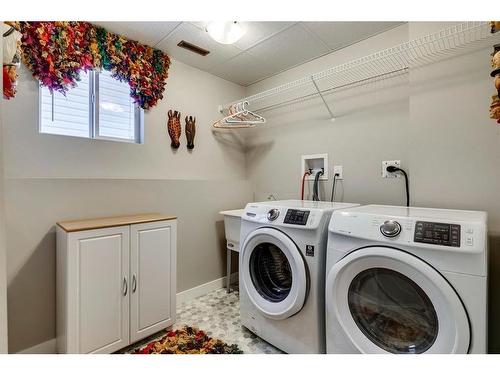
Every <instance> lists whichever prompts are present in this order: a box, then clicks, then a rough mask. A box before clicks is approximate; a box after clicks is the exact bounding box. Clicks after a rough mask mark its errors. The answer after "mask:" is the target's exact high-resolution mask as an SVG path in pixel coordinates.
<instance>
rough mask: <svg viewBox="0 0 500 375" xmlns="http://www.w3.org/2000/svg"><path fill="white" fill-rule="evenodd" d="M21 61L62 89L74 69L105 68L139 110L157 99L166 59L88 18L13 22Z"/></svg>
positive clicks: (74, 76)
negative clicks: (17, 28) (16, 25)
mask: <svg viewBox="0 0 500 375" xmlns="http://www.w3.org/2000/svg"><path fill="white" fill-rule="evenodd" d="M19 25H20V31H21V34H22V39H21V51H22V59H23V62H24V63H25V64H26V66H27V67H28V68H29V69H30V70H31V72H32V74H33V76H34V77H35V78H36V79H38V80H39V81H40V84H41V85H43V86H46V87H48V88H49V89H50V90H51V91H58V92H61V93H63V94H64V93H66V92H67V91H68V90H69V89H70V88H72V87H74V86H75V85H76V84H77V82H78V81H79V80H80V72H81V71H82V70H83V71H87V70H89V69H96V70H101V69H106V70H109V71H110V72H112V75H113V77H115V78H117V79H119V80H120V81H126V82H128V84H129V85H130V96H131V97H132V98H133V99H134V101H135V102H136V103H138V105H139V106H140V107H141V108H143V109H149V108H151V107H154V106H155V105H156V104H157V102H158V100H160V99H162V98H163V91H164V89H165V84H166V80H167V78H168V69H169V67H170V58H169V57H168V56H167V55H166V54H164V53H163V52H162V51H160V50H158V49H155V48H152V47H149V46H147V45H144V44H141V43H139V42H136V41H133V40H129V39H126V38H124V37H122V36H120V35H117V34H113V33H110V32H108V31H106V30H105V29H104V28H102V27H98V26H95V25H93V24H91V23H89V22H76V21H75V22H73V21H68V22H66V21H65V22H58V21H57V22H53V21H50V22H19Z"/></svg>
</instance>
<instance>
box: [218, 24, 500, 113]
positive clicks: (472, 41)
mask: <svg viewBox="0 0 500 375" xmlns="http://www.w3.org/2000/svg"><path fill="white" fill-rule="evenodd" d="M496 43H500V33H497V34H492V33H491V31H490V24H489V22H486V21H471V22H464V23H461V24H458V25H456V26H453V27H450V28H447V29H444V30H441V31H439V32H436V33H434V34H430V35H427V36H423V37H420V38H417V39H414V40H411V41H409V42H405V43H402V44H399V45H397V46H394V47H391V48H388V49H385V50H382V51H379V52H376V53H373V54H371V55H368V56H364V57H361V58H358V59H355V60H352V61H350V62H347V63H344V64H341V65H337V66H334V67H331V68H329V69H326V70H323V71H321V72H318V73H315V74H312V75H310V76H307V77H303V78H300V79H298V80H295V81H292V82H288V83H285V84H283V85H280V86H277V87H274V88H272V89H269V90H266V91H263V92H260V93H258V94H255V95H251V96H249V97H246V98H243V99H240V100H237V101H235V102H233V103H229V104H227V105H225V106H222V108H227V107H228V106H230V105H233V104H236V103H241V102H248V103H249V108H251V109H252V110H253V111H256V112H259V111H260V112H264V111H267V110H269V109H272V108H275V107H277V106H282V105H287V104H289V103H295V102H298V101H303V100H309V99H312V98H316V97H318V96H319V97H321V98H322V99H323V95H325V94H328V93H331V92H334V91H335V90H339V89H346V88H350V87H354V86H358V85H364V84H367V83H370V82H372V81H375V80H380V79H386V78H389V77H393V76H395V75H400V74H405V73H408V72H409V71H410V69H413V68H417V67H419V66H423V65H427V64H430V63H435V62H439V61H442V60H446V59H448V58H451V57H454V56H458V55H461V54H465V53H469V52H473V51H476V50H479V49H483V48H487V47H491V46H493V45H494V44H496ZM323 101H324V103H325V105H326V107H327V109H328V111H329V112H330V114H331V115H332V117H333V113H332V112H331V110H330V108H329V107H328V104H327V103H326V101H325V100H324V99H323Z"/></svg>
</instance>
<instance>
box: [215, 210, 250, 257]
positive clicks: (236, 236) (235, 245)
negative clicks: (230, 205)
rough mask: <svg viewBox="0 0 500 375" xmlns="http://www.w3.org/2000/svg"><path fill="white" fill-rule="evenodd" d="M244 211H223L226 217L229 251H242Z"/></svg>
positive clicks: (225, 227)
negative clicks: (241, 235)
mask: <svg viewBox="0 0 500 375" xmlns="http://www.w3.org/2000/svg"><path fill="white" fill-rule="evenodd" d="M243 211H244V209H239V210H231V211H221V212H220V213H221V214H222V215H224V229H225V231H226V246H227V248H228V250H232V251H240V228H241V215H243Z"/></svg>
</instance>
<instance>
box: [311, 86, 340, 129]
mask: <svg viewBox="0 0 500 375" xmlns="http://www.w3.org/2000/svg"><path fill="white" fill-rule="evenodd" d="M311 81H312V83H313V85H314V87H315V89H316V91H317V92H318V95H319V97H320V98H321V100H322V101H323V104H324V105H325V107H326V110H327V111H328V113H329V114H330V120H331V121H335V116H334V115H333V112H332V110H331V109H330V106H329V105H328V103H327V102H326V100H325V98H324V96H323V94H322V93H321V90H320V89H319V87H318V84H317V83H316V81H315V80H314V76H311Z"/></svg>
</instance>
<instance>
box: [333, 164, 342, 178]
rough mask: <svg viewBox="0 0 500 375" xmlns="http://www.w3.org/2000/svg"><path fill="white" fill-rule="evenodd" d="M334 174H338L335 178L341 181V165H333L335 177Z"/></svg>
mask: <svg viewBox="0 0 500 375" xmlns="http://www.w3.org/2000/svg"><path fill="white" fill-rule="evenodd" d="M336 174H338V176H337V178H336V179H337V180H342V179H343V178H344V177H343V175H342V166H341V165H334V166H333V175H334V176H335V175H336Z"/></svg>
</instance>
